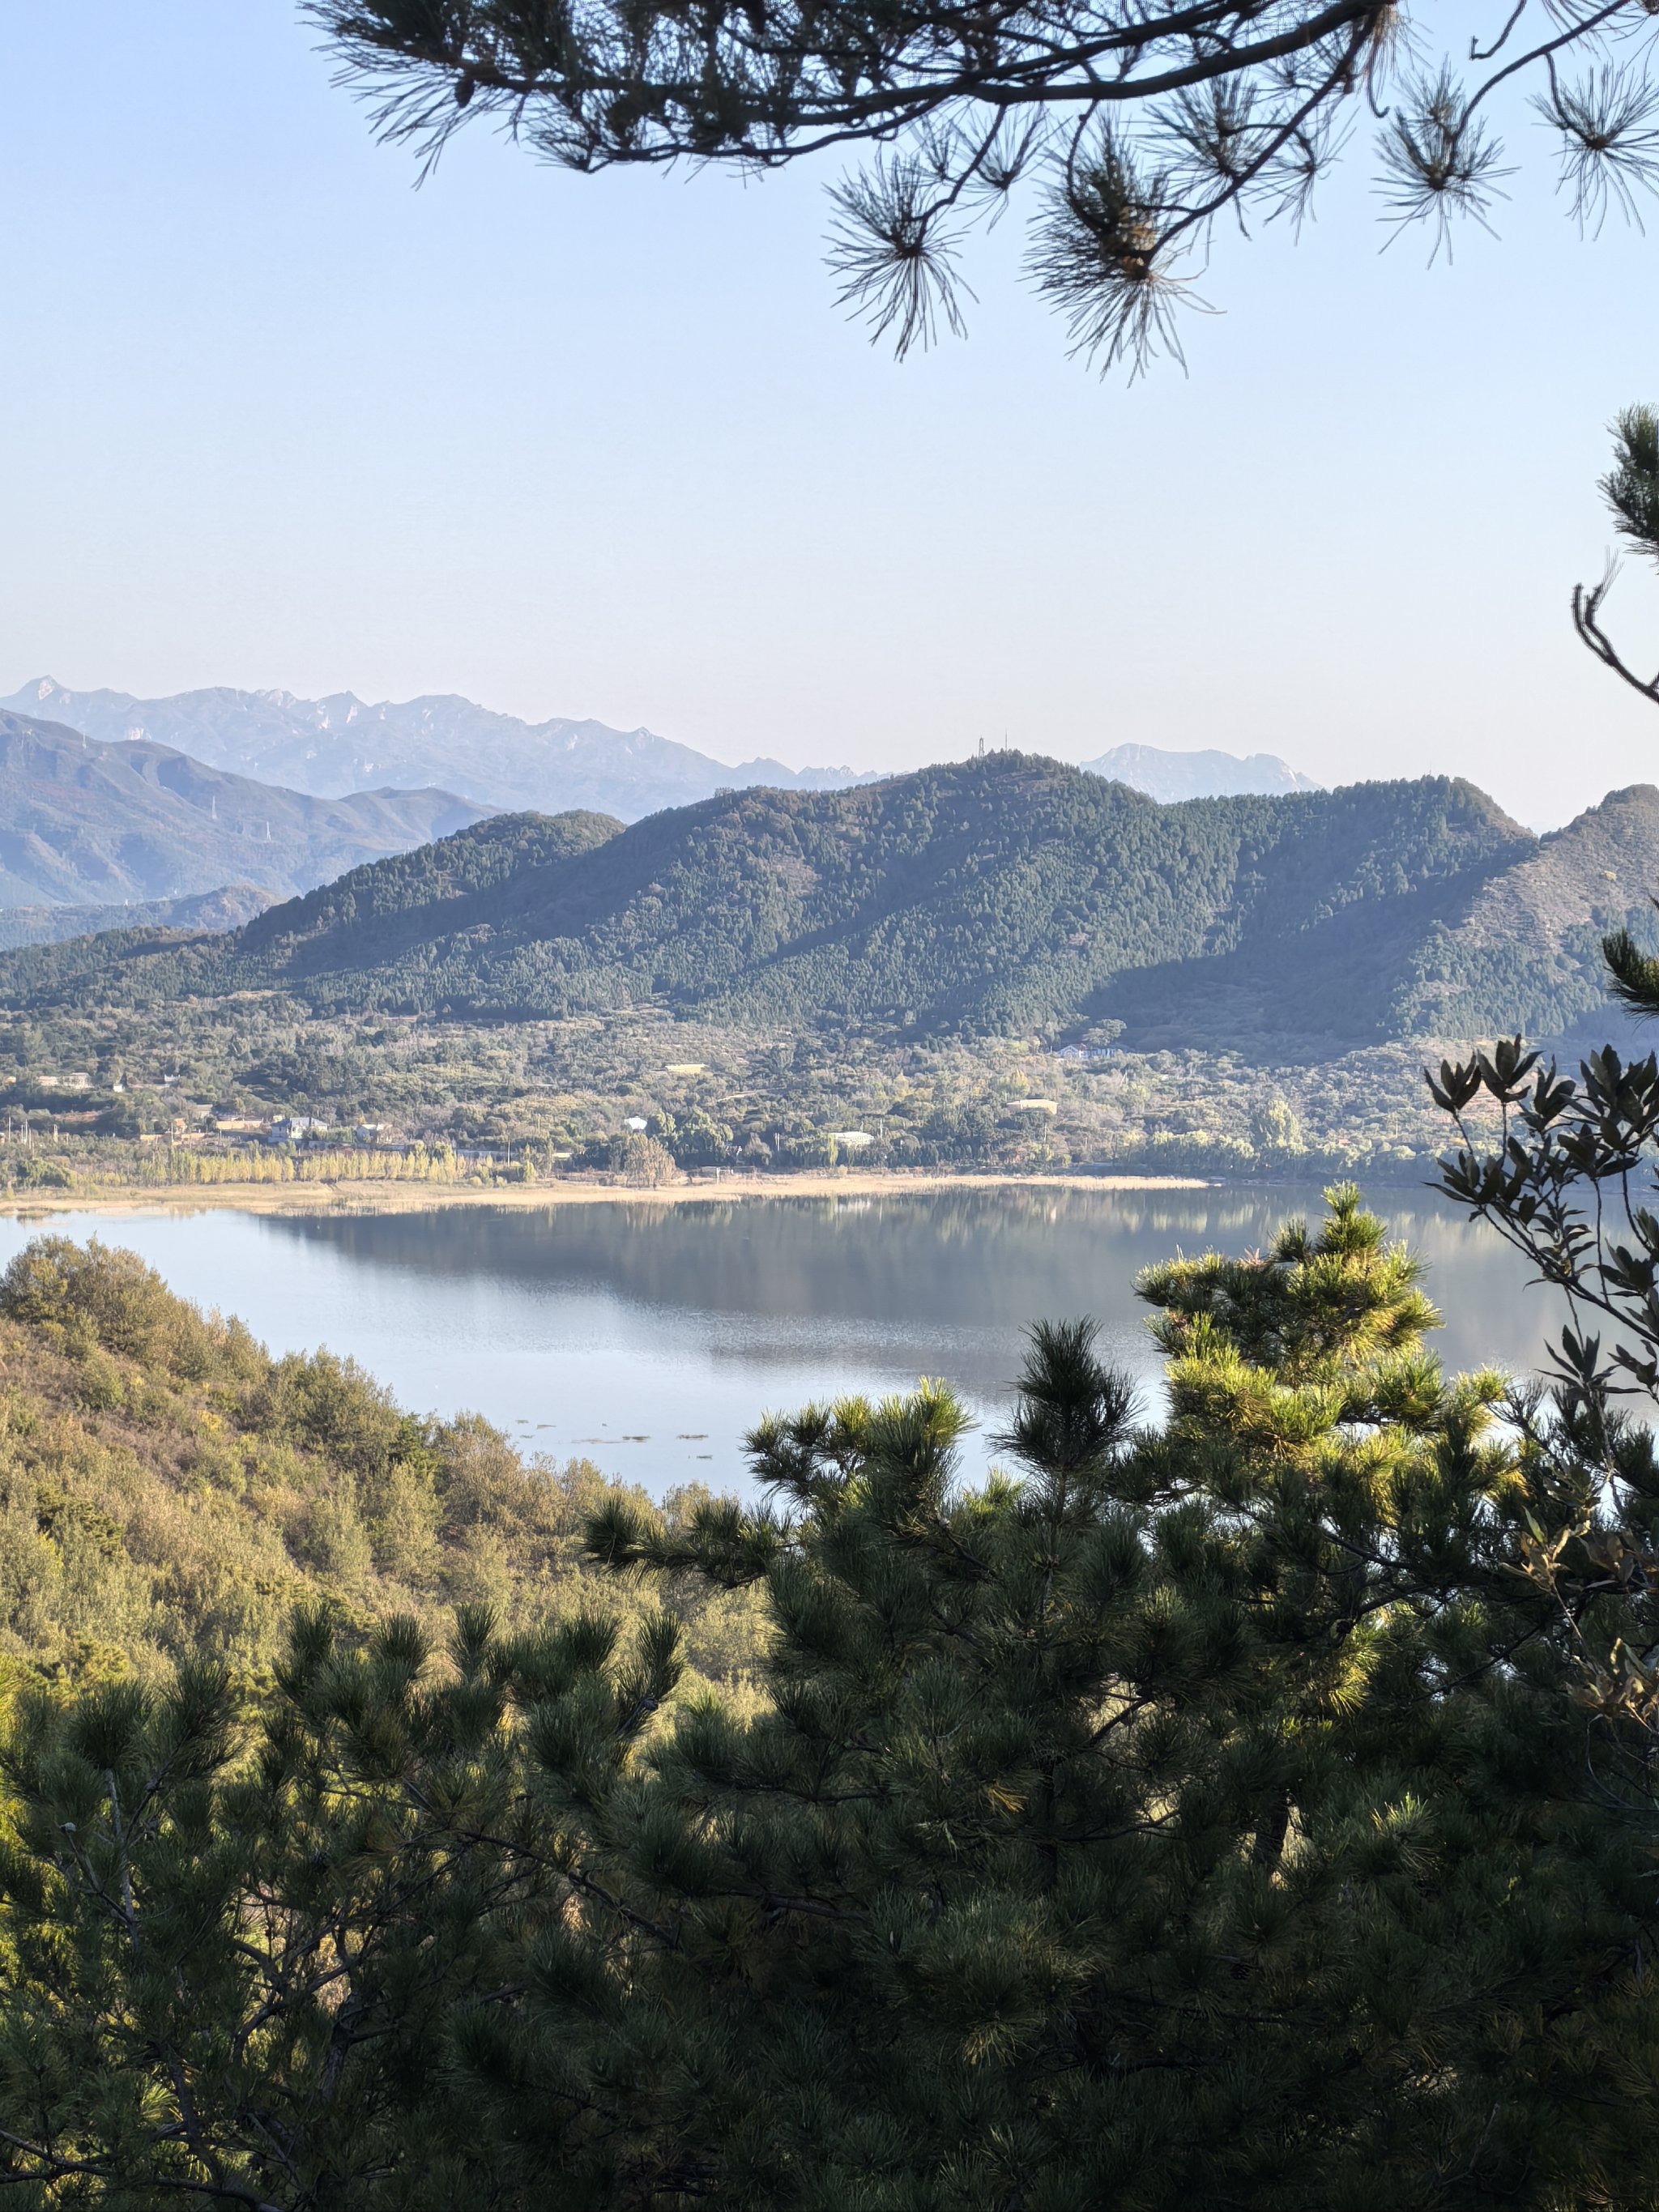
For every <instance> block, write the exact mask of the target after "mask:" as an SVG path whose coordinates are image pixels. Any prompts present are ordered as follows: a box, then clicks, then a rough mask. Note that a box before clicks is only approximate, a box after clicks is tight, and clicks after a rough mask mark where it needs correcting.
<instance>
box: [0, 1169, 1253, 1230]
mask: <svg viewBox="0 0 1659 2212" xmlns="http://www.w3.org/2000/svg"><path fill="white" fill-rule="evenodd" d="M1209 1188H1211V1182H1210V1179H1208V1178H1206V1177H1205V1176H1146V1175H1119V1176H1115V1175H1051V1176H1020V1175H879V1174H874V1173H866V1174H860V1172H859V1171H858V1170H856V1169H848V1170H844V1171H842V1170H833V1169H831V1170H817V1171H808V1172H806V1173H803V1174H799V1175H766V1176H738V1175H733V1176H726V1177H724V1178H723V1179H721V1180H720V1181H719V1182H714V1181H712V1180H711V1181H701V1182H693V1181H687V1182H676V1183H670V1184H668V1185H666V1186H665V1187H664V1188H660V1189H657V1190H645V1189H639V1188H634V1187H632V1186H630V1185H629V1184H626V1183H618V1182H603V1181H601V1180H599V1178H598V1177H597V1176H596V1177H592V1178H588V1177H585V1176H568V1177H560V1178H558V1179H557V1180H556V1181H550V1182H537V1183H501V1184H490V1183H426V1182H422V1183H416V1182H370V1181H363V1182H350V1181H342V1182H287V1183H269V1182H223V1183H162V1184H152V1185H143V1184H125V1185H118V1186H109V1185H106V1186H105V1187H104V1188H101V1189H100V1188H93V1189H89V1190H44V1191H24V1192H19V1193H17V1194H15V1196H12V1197H10V1198H5V1199H0V1214H8V1215H13V1216H22V1217H26V1218H29V1219H35V1218H46V1217H49V1216H50V1215H52V1214H55V1213H112V1214H114V1213H136V1212H143V1213H152V1212H173V1213H178V1212H185V1213H197V1212H207V1211H210V1210H211V1211H222V1210H223V1209H225V1208H227V1207H228V1208H230V1209H232V1210H233V1211H234V1212H238V1213H326V1212H354V1213H426V1212H434V1211H435V1210H436V1209H437V1208H439V1207H441V1206H512V1207H513V1208H515V1209H520V1210H521V1209H524V1208H526V1207H544V1206H616V1205H619V1204H625V1205H629V1206H685V1205H697V1204H700V1203H701V1204H707V1203H708V1201H709V1200H732V1199H750V1200H765V1199H769V1198H895V1197H907V1196H913V1195H915V1194H919V1193H921V1192H927V1191H939V1190H1014V1189H1018V1190H1091V1191H1115V1190H1207V1189H1209Z"/></svg>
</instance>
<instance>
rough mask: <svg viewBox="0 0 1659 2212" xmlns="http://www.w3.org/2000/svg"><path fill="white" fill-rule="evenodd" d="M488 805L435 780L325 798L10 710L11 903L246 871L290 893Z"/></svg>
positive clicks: (2, 725) (137, 896) (0, 748)
mask: <svg viewBox="0 0 1659 2212" xmlns="http://www.w3.org/2000/svg"><path fill="white" fill-rule="evenodd" d="M480 811H481V810H480V809H479V808H477V806H474V805H471V804H470V803H469V802H468V801H467V800H465V799H458V798H456V797H455V796H454V794H453V793H452V792H447V791H438V790H424V791H358V792H355V793H352V794H351V795H350V796H349V797H347V798H343V799H317V798H313V797H312V796H310V795H309V794H307V793H303V792H298V791H287V790H283V789H280V788H278V787H276V786H273V785H270V784H265V783H256V782H253V781H251V780H250V779H249V778H247V777H246V776H240V775H226V774H225V773H223V771H222V770H220V769H214V768H209V767H204V765H203V763H201V762H200V761H199V760H197V759H193V758H191V757H189V756H187V755H186V754H184V753H180V752H174V751H173V750H170V749H169V748H168V747H167V746H165V745H161V744H150V743H149V742H148V741H146V740H142V739H140V740H135V741H133V742H131V743H123V744H103V743H100V742H99V741H97V740H94V739H93V738H88V737H86V736H83V735H82V734H81V733H80V732H76V731H75V730H71V729H67V728H65V727H64V726H62V725H61V724H58V723H55V722H42V721H35V720H31V719H29V718H28V717H27V716H24V715H21V714H10V713H4V712H0V906H8V907H13V906H25V907H33V906H94V907H97V908H112V907H116V906H121V905H125V904H130V903H131V904H140V905H142V904H145V903H147V902H153V901H155V900H161V899H174V898H179V897H188V896H194V895H197V894H199V893H201V892H204V891H216V890H220V889H222V887H223V886H225V885H227V884H253V885H255V886H261V887H264V888H266V889H268V890H270V891H272V892H274V893H276V894H277V895H278V896H283V895H291V894H293V893H294V892H296V891H302V890H309V888H310V887H311V885H312V884H317V883H321V882H324V881H325V880H326V879H327V878H330V877H332V876H337V875H338V874H339V872H341V870H342V869H343V868H349V867H353V866H356V865H357V864H358V863H359V862H360V861H362V860H378V859H380V858H382V857H384V856H385V855H386V854H392V853H398V852H403V851H405V850H407V849H408V848H410V846H413V845H419V844H422V843H424V842H427V841H428V839H430V838H433V837H438V836H446V835H447V834H449V833H450V832H452V831H453V830H456V829H459V828H461V827H462V825H463V824H465V823H471V822H476V821H477V819H478V818H479V814H480Z"/></svg>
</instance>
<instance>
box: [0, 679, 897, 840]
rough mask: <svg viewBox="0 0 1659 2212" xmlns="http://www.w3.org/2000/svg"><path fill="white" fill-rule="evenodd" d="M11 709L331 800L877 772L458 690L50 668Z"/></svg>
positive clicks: (818, 783) (599, 791) (647, 796)
mask: <svg viewBox="0 0 1659 2212" xmlns="http://www.w3.org/2000/svg"><path fill="white" fill-rule="evenodd" d="M0 707H6V708H10V709H11V710H12V712H13V713H15V714H32V715H36V716H46V717H49V718H50V719H51V720H53V721H56V722H62V723H64V724H66V725H67V726H68V727H69V728H70V729H73V730H82V731H84V732H85V733H86V734H87V735H88V737H93V738H102V739H104V740H105V741H106V742H107V743H114V742H118V741H122V740H126V739H132V738H143V739H147V740H149V742H151V743H153V744H163V745H171V746H173V747H175V748H176V749H177V750H179V751H180V752H185V753H188V754H190V756H191V758H192V759H195V760H198V761H202V762H204V763H206V764H207V765H208V766H210V767H212V768H218V769H228V770H229V771H231V772H232V773H234V774H235V775H245V776H255V777H258V779H259V781H262V782H269V783H276V784H281V785H283V786H285V787H288V788H289V789H290V790H294V791H304V792H310V793H313V794H315V795H316V796H318V797H320V798H328V799H331V798H337V797H340V796H342V795H343V794H344V793H349V792H359V791H366V790H369V789H371V788H374V789H378V788H380V787H382V786H384V785H387V784H395V785H397V786H398V787H411V786H419V785H424V784H437V785H441V787H444V788H445V789H446V790H459V791H463V792H465V794H466V796H467V797H468V798H469V799H474V800H476V801H477V811H479V812H481V813H499V812H501V811H507V810H510V809H513V808H524V807H534V808H536V809H538V810H539V811H542V812H544V813H553V814H557V813H562V812H564V811H567V810H568V809H569V808H572V807H587V808H592V809H595V810H597V811H599V812H601V813H605V814H612V815H615V816H617V817H618V818H619V819H621V820H623V821H625V822H635V821H637V820H638V819H639V818H640V817H641V815H646V814H654V813H656V812H658V811H659V810H660V809H661V808H663V807H665V806H685V805H690V804H691V803H692V802H693V801H694V800H696V799H708V798H710V797H712V796H713V795H714V793H716V792H717V791H720V790H721V789H724V788H737V787H743V786H745V785H749V784H766V785H768V786H770V787H774V788H775V789H777V790H780V791H823V790H829V789H833V788H838V787H844V786H846V785H848V784H857V783H860V782H864V783H867V782H870V781H873V778H872V777H870V776H867V775H866V776H860V775H856V774H854V771H853V769H847V768H824V769H817V768H809V769H790V768H786V767H785V766H784V765H783V763H781V761H775V760H751V761H744V762H743V763H741V764H740V765H739V766H738V767H736V768H730V767H728V766H727V765H726V763H724V762H723V761H717V760H710V759H709V758H708V755H707V754H705V753H700V752H694V751H693V750H692V749H691V747H690V745H681V744H675V743H674V742H673V740H672V739H671V738H659V737H658V736H656V735H655V733H654V732H652V731H650V730H643V729H641V730H612V729H609V728H607V727H606V726H605V724H604V723H603V722H594V721H571V720H566V719H564V718H563V717H556V718H555V719H554V720H550V721H546V722H524V721H520V720H519V719H518V717H517V716H516V715H513V714H495V712H494V711H493V710H492V709H491V708H488V707H478V706H475V705H474V704H473V702H472V701H471V700H470V699H460V698H456V697H453V696H436V697H432V698H425V699H410V700H406V701H404V702H402V703H401V704H394V703H392V702H391V701H383V702H381V703H380V705H378V706H368V705H366V704H365V703H364V702H363V701H362V700H361V699H356V698H354V697H353V696H352V695H351V693H350V692H349V691H342V692H338V693H336V694H335V695H334V696H332V697H331V698H327V699H298V698H295V696H294V695H293V693H292V692H289V691H234V690H229V689H228V688H227V687H224V686H219V687H216V688H215V689H214V690H205V691H181V692H179V693H178V694H177V695H176V696H173V697H172V698H170V699H135V698H134V697H133V696H131V693H130V692H125V691H69V690H65V689H64V686H63V685H62V684H57V683H54V682H53V681H52V678H50V677H42V678H39V679H37V681H35V682H34V683H32V684H25V685H24V686H23V688H22V690H21V691H17V692H15V693H14V694H13V696H11V697H10V698H9V699H7V700H3V701H0Z"/></svg>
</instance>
